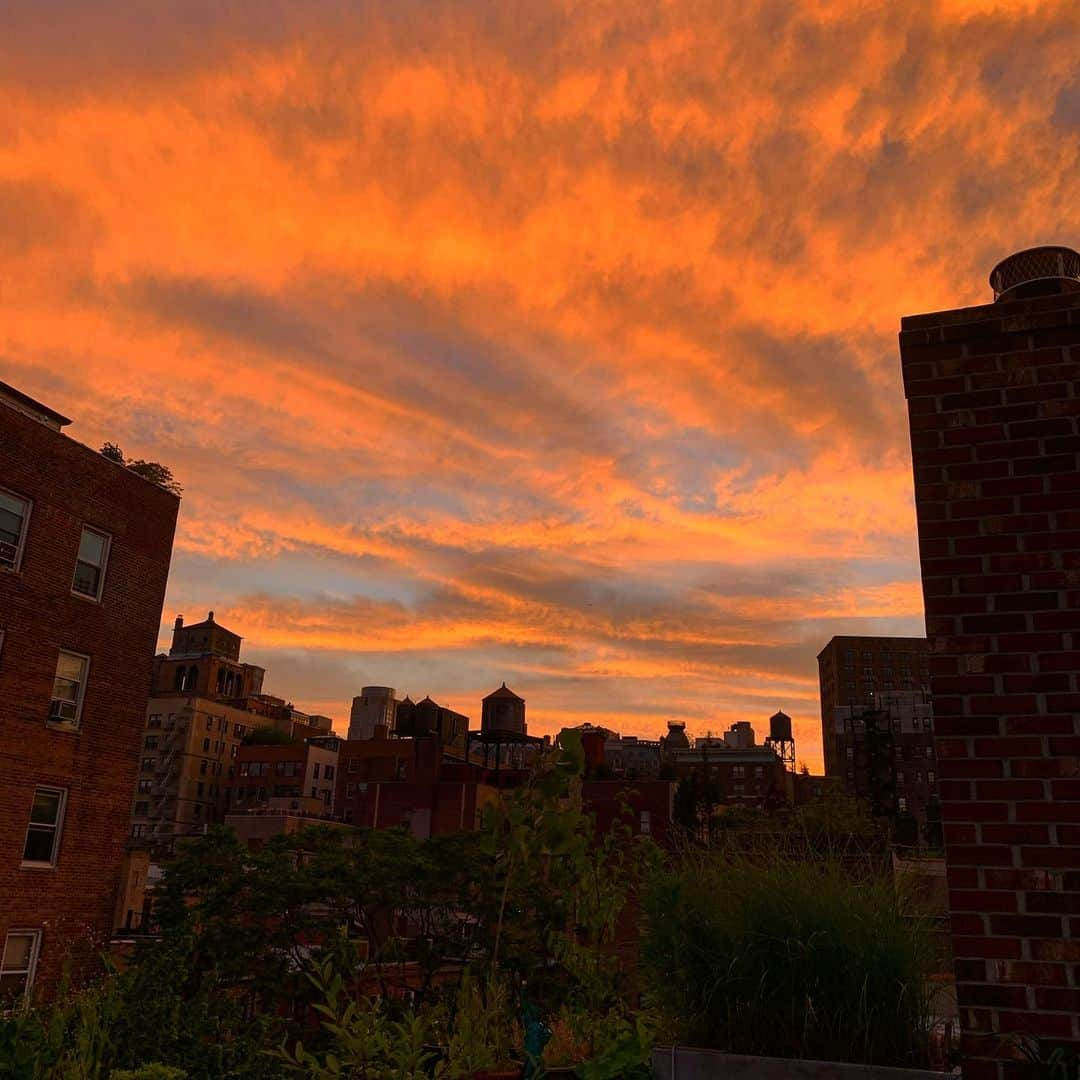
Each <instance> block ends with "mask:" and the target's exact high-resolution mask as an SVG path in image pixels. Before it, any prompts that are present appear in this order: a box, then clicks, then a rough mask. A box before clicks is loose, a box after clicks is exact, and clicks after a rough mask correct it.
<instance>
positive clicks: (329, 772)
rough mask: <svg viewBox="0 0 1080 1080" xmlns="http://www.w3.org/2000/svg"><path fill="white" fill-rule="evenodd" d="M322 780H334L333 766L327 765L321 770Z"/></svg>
mask: <svg viewBox="0 0 1080 1080" xmlns="http://www.w3.org/2000/svg"><path fill="white" fill-rule="evenodd" d="M323 779H324V780H333V779H334V766H333V765H327V766H326V768H325V769H323Z"/></svg>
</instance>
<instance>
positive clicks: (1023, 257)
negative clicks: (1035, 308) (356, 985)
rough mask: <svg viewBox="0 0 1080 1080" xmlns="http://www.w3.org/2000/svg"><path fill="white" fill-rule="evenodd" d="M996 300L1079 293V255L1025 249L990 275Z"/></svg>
mask: <svg viewBox="0 0 1080 1080" xmlns="http://www.w3.org/2000/svg"><path fill="white" fill-rule="evenodd" d="M990 287H991V288H992V289H993V290H994V299H995V300H1015V299H1020V298H1022V297H1026V296H1051V295H1053V294H1054V293H1064V292H1077V291H1080V255H1078V254H1077V253H1076V252H1075V251H1073V249H1072V248H1067V247H1058V246H1055V245H1047V246H1045V247H1033V248H1025V249H1024V250H1023V251H1018V252H1016V254H1014V255H1010V256H1009V257H1008V258H1007V259H1002V260H1001V262H999V263H998V264H997V266H995V267H994V269H993V270H991V271H990Z"/></svg>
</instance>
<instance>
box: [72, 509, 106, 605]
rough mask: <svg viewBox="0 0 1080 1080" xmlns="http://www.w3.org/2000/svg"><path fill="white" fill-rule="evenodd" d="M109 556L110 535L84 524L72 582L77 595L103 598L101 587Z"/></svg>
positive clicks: (93, 598)
mask: <svg viewBox="0 0 1080 1080" xmlns="http://www.w3.org/2000/svg"><path fill="white" fill-rule="evenodd" d="M108 558H109V537H108V536H107V535H106V534H105V533H100V532H97V531H95V530H94V529H88V528H87V527H86V526H85V525H84V526H83V531H82V537H81V538H80V540H79V557H78V559H76V561H75V579H74V580H73V581H72V583H71V591H72V592H73V593H75V595H76V596H86V597H89V598H90V599H91V600H100V599H101V589H102V586H103V585H104V584H105V563H106V561H107V560H108Z"/></svg>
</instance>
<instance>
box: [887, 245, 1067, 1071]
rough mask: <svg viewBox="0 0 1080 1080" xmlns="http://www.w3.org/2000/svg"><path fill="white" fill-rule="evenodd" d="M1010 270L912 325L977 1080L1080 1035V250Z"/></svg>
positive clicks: (909, 373) (922, 495)
mask: <svg viewBox="0 0 1080 1080" xmlns="http://www.w3.org/2000/svg"><path fill="white" fill-rule="evenodd" d="M991 284H992V286H993V288H994V292H995V296H996V297H997V299H996V301H995V302H994V303H992V304H987V305H985V306H981V307H972V308H963V309H960V310H955V311H941V312H935V313H933V314H930V315H915V316H909V317H908V318H905V319H904V320H903V321H902V329H901V333H900V354H901V361H902V367H903V376H904V388H905V393H906V395H907V399H908V413H909V417H910V423H911V447H912V458H913V463H914V470H915V503H916V510H917V517H918V530H919V552H920V559H921V563H922V580H923V594H924V598H925V603H926V629H927V636H928V637H929V639H930V643H931V658H930V679H931V687H932V690H933V696H934V718H935V731H936V750H937V756H938V774H939V777H940V787H941V802H942V817H943V821H944V833H945V845H946V859H947V863H948V884H949V905H950V909H951V919H952V934H953V941H954V946H955V955H956V977H957V991H958V999H959V1004H960V1018H961V1025H962V1028H963V1041H964V1050H965V1053H966V1061H965V1069H964V1076H965V1078H966V1080H983V1078H994V1080H1003V1078H1004V1077H1005V1076H1015V1075H1019V1074H1017V1073H1015V1072H1006V1071H1005V1070H1006V1069H1007V1068H1008V1066H1006V1064H1005V1062H1004V1059H1005V1058H1007V1057H1010V1056H1015V1051H1012V1052H1010V1048H1009V1047H1010V1036H1012V1035H1014V1034H1015V1035H1018V1034H1026V1035H1029V1036H1037V1037H1039V1038H1040V1039H1042V1040H1043V1041H1044V1048H1045V1046H1046V1044H1048V1043H1049V1044H1053V1043H1071V1044H1074V1045H1077V1046H1080V674H1078V672H1080V256H1078V255H1077V253H1076V252H1074V251H1072V250H1070V249H1069V248H1061V247H1052V248H1035V249H1031V250H1029V251H1024V252H1019V253H1018V254H1016V255H1014V256H1011V257H1010V258H1008V259H1006V260H1004V261H1003V262H1002V263H1000V264H999V265H998V266H997V267H996V268H995V269H994V272H993V274H992V275H991Z"/></svg>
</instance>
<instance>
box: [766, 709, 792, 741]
mask: <svg viewBox="0 0 1080 1080" xmlns="http://www.w3.org/2000/svg"><path fill="white" fill-rule="evenodd" d="M769 738H770V739H771V740H772V741H773V742H791V738H792V736H791V717H790V716H788V714H787V713H786V712H778V713H774V714H773V715H772V716H770V717H769Z"/></svg>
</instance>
